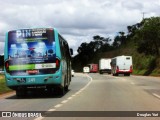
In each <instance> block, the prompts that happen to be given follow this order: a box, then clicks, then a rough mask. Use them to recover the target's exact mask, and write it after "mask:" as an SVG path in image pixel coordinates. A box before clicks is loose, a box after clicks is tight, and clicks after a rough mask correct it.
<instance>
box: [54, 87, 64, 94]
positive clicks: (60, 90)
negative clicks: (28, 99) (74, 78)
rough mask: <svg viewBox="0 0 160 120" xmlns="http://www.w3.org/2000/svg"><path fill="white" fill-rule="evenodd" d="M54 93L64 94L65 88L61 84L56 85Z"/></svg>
mask: <svg viewBox="0 0 160 120" xmlns="http://www.w3.org/2000/svg"><path fill="white" fill-rule="evenodd" d="M54 92H55V94H56V95H64V94H65V89H64V87H62V86H59V87H56V88H55V90H54Z"/></svg>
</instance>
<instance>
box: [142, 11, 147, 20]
mask: <svg viewBox="0 0 160 120" xmlns="http://www.w3.org/2000/svg"><path fill="white" fill-rule="evenodd" d="M145 14H146V12H142V20H144V15H145Z"/></svg>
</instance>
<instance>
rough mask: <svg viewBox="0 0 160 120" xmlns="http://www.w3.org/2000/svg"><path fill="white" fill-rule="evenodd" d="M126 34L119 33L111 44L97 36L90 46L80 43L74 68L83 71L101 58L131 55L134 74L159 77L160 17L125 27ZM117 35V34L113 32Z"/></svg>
mask: <svg viewBox="0 0 160 120" xmlns="http://www.w3.org/2000/svg"><path fill="white" fill-rule="evenodd" d="M127 30H128V31H127V33H125V32H123V31H119V34H118V35H117V36H115V38H114V40H113V41H114V42H113V43H112V44H109V43H110V41H111V39H110V38H104V37H101V36H99V35H96V36H93V40H92V41H91V42H90V43H82V44H81V45H80V46H79V48H78V50H77V52H78V55H76V56H75V57H74V58H73V63H72V64H73V69H74V70H75V71H82V68H83V66H85V65H87V64H89V63H98V61H99V59H100V58H112V57H115V56H119V55H131V56H132V57H133V68H134V73H135V74H142V75H160V17H151V18H147V19H144V20H142V21H141V22H140V23H136V24H134V25H130V26H127ZM115 32H116V31H115Z"/></svg>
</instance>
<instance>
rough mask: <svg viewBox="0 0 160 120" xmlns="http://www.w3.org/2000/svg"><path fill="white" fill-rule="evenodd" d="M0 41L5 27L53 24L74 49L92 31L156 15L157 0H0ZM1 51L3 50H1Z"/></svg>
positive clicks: (109, 32) (106, 31) (108, 32)
mask: <svg viewBox="0 0 160 120" xmlns="http://www.w3.org/2000/svg"><path fill="white" fill-rule="evenodd" d="M0 4H1V9H2V10H1V11H0V41H1V42H3V41H4V36H5V33H6V32H7V31H8V30H12V29H20V28H35V27H55V28H57V30H58V31H59V32H60V33H61V34H62V36H64V37H66V40H67V41H68V42H69V45H70V46H71V47H73V48H74V51H75V52H76V50H77V48H78V46H79V45H80V44H81V43H82V42H84V41H87V42H89V41H91V40H92V37H93V35H97V34H98V35H102V36H103V37H111V38H113V37H114V35H115V34H116V33H117V32H119V31H126V28H127V26H128V25H132V24H135V23H137V22H140V21H141V20H142V12H146V14H145V17H151V16H153V15H154V16H158V15H160V13H159V8H160V1H159V0H154V1H150V0H141V1H139V0H98V1H97V0H69V1H66V0H52V1H51V0H38V1H33V0H26V1H21V0H5V1H4V0H0ZM2 52H3V51H2Z"/></svg>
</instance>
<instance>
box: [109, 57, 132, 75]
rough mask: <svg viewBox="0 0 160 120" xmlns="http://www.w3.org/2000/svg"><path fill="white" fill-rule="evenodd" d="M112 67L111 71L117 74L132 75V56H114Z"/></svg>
mask: <svg viewBox="0 0 160 120" xmlns="http://www.w3.org/2000/svg"><path fill="white" fill-rule="evenodd" d="M111 68H112V70H111V72H112V74H113V75H115V76H117V75H119V74H124V75H125V76H130V74H131V73H132V72H133V66H132V56H124V55H122V56H117V57H115V58H112V60H111Z"/></svg>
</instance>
